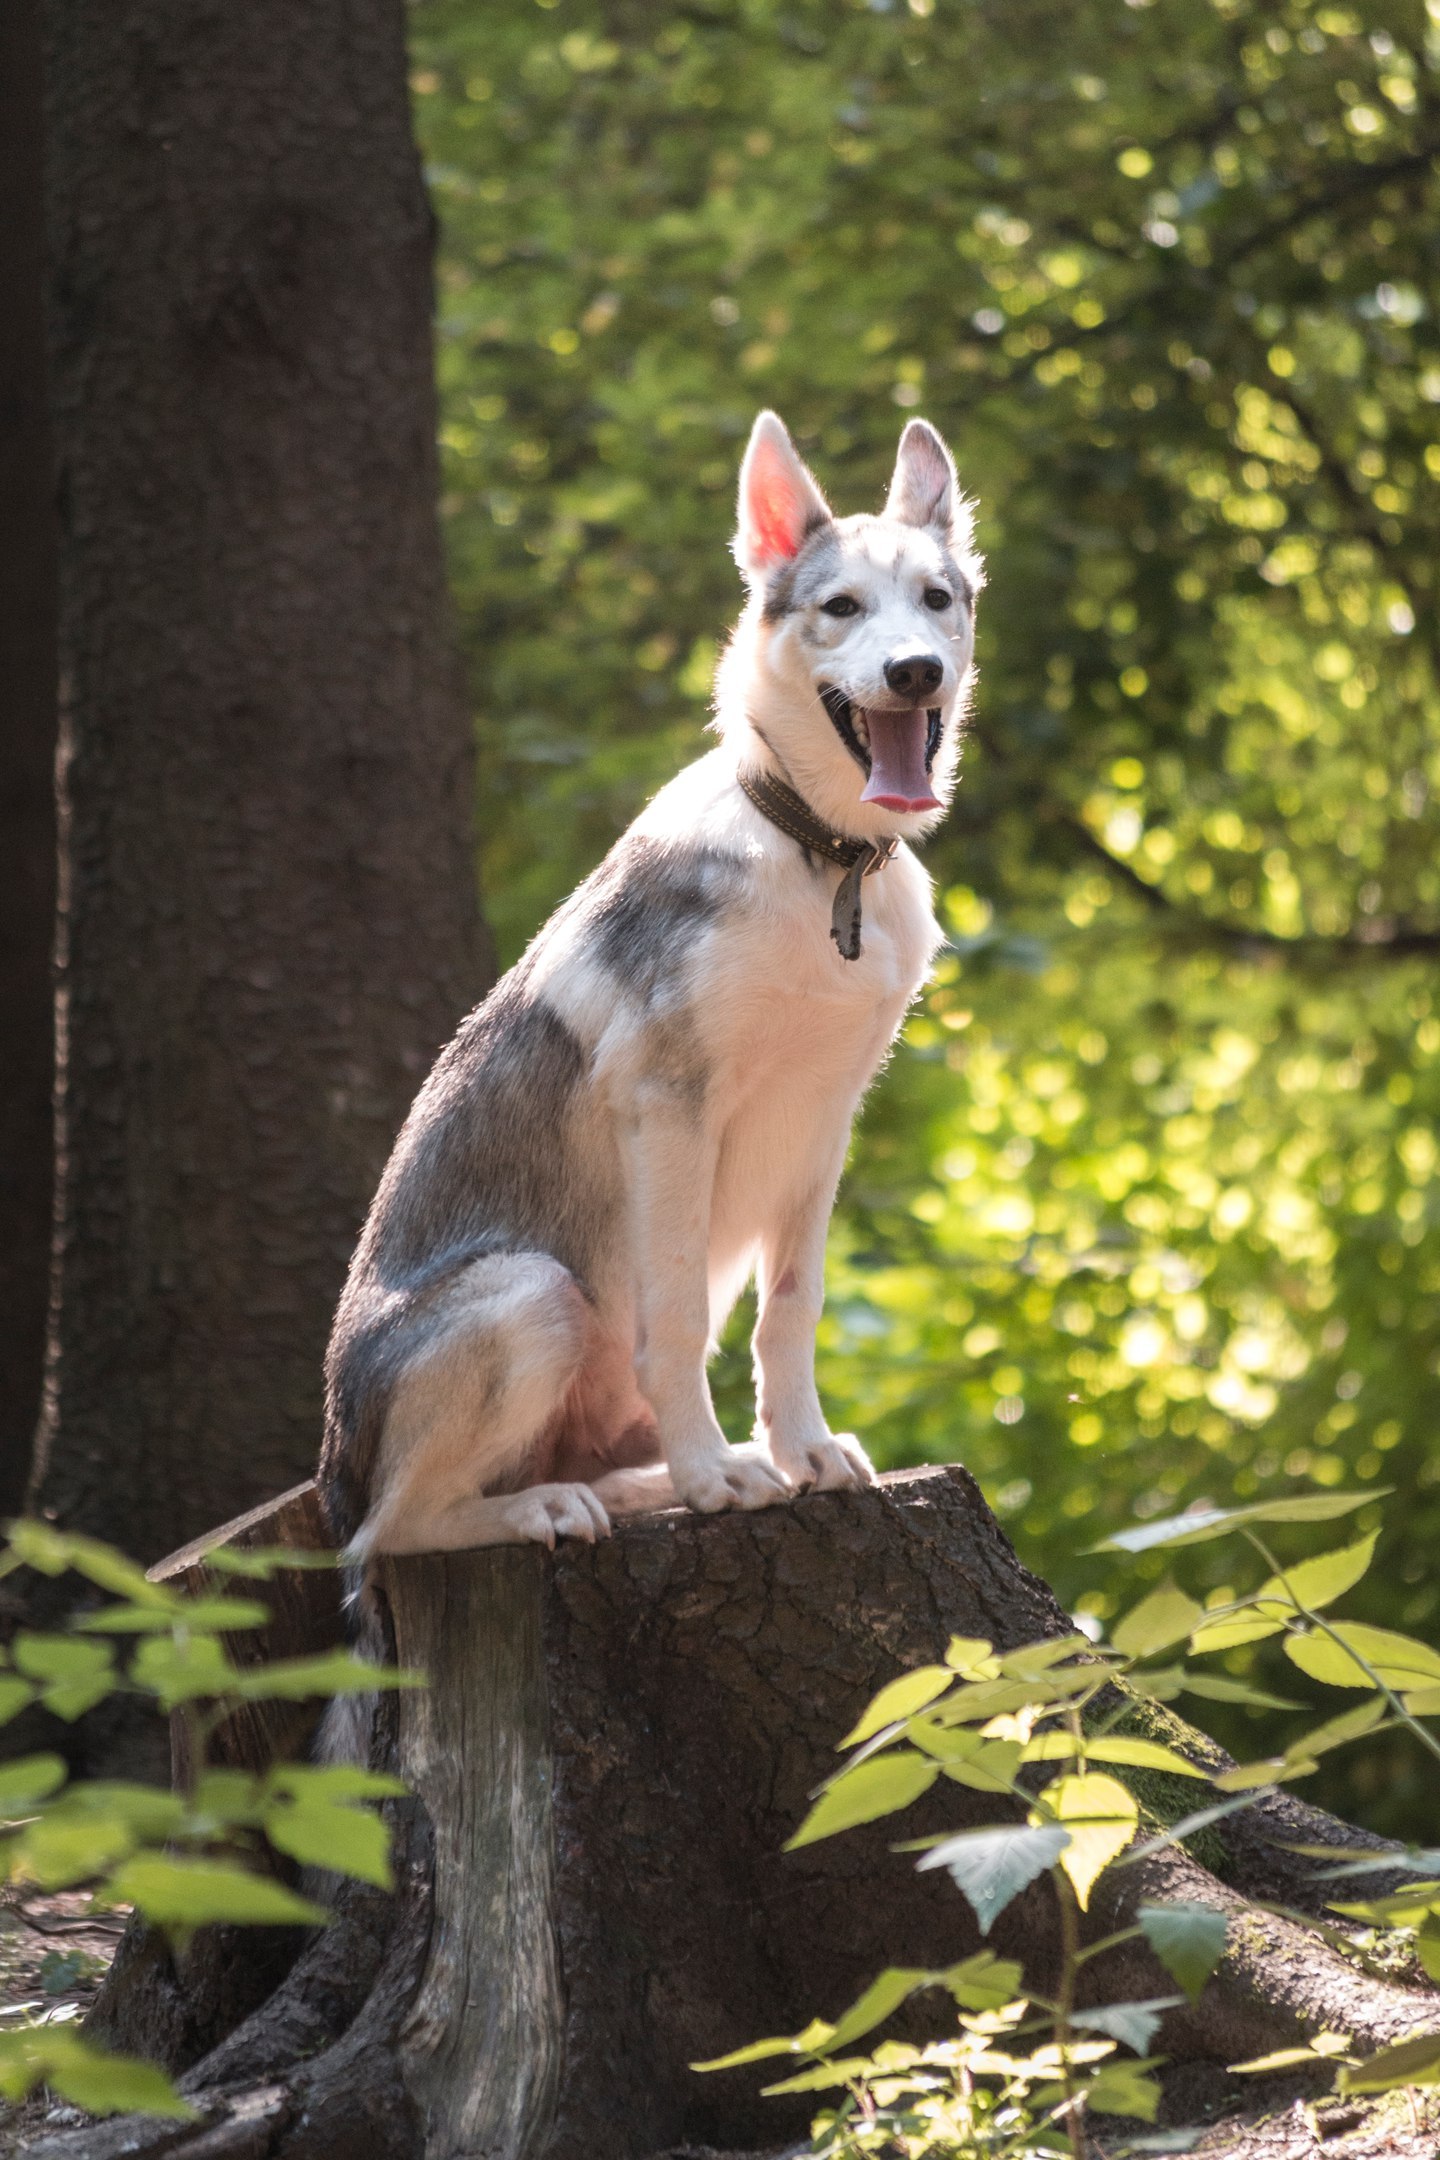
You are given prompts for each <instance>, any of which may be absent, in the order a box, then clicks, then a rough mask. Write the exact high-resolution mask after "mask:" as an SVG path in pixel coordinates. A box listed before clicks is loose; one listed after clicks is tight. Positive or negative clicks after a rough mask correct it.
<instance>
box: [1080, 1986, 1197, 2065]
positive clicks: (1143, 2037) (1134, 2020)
mask: <svg viewBox="0 0 1440 2160" xmlns="http://www.w3.org/2000/svg"><path fill="white" fill-rule="evenodd" d="M1184 2000H1185V1997H1184V1996H1183V1995H1155V1996H1152V1997H1151V1999H1150V2000H1149V2002H1127V2003H1107V2004H1106V2005H1105V2006H1104V2008H1103V2009H1100V2010H1077V2011H1075V2012H1074V2014H1073V2015H1072V2017H1071V2019H1070V2022H1071V2024H1072V2025H1075V2026H1077V2027H1078V2028H1079V2030H1080V2031H1081V2032H1098V2033H1104V2034H1105V2036H1106V2038H1107V2039H1110V2040H1118V2041H1119V2043H1120V2045H1121V2047H1128V2048H1130V2049H1131V2050H1132V2051H1133V2053H1135V2054H1136V2055H1145V2054H1148V2052H1149V2048H1150V2043H1151V2041H1152V2040H1153V2039H1154V2037H1155V2035H1156V2033H1157V2032H1158V2031H1159V2029H1160V2020H1161V2018H1162V2017H1163V2016H1164V2014H1165V2012H1166V2011H1167V2010H1174V2009H1177V2008H1178V2007H1179V2005H1180V2004H1181V2003H1183V2002H1184Z"/></svg>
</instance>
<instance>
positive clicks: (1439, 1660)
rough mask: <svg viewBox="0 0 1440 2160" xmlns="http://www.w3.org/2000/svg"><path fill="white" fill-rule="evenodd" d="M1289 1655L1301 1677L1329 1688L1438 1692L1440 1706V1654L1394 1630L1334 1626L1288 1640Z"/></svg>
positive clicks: (1347, 1623) (1349, 1623)
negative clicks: (1379, 1684) (1305, 1675)
mask: <svg viewBox="0 0 1440 2160" xmlns="http://www.w3.org/2000/svg"><path fill="white" fill-rule="evenodd" d="M1285 1655H1286V1656H1287V1657H1288V1658H1289V1659H1290V1661H1291V1663H1292V1664H1294V1665H1298V1666H1299V1668H1300V1670H1301V1672H1303V1673H1308V1674H1309V1675H1310V1678H1311V1679H1312V1680H1323V1681H1324V1682H1325V1684H1326V1685H1327V1686H1328V1687H1373V1686H1374V1685H1375V1683H1376V1681H1377V1680H1378V1681H1381V1682H1383V1683H1384V1684H1385V1685H1386V1686H1388V1687H1393V1688H1397V1689H1402V1690H1403V1689H1413V1690H1414V1691H1416V1693H1417V1694H1419V1695H1424V1694H1427V1693H1432V1692H1433V1693H1434V1695H1435V1698H1436V1702H1437V1704H1440V1651H1435V1650H1432V1649H1431V1648H1430V1647H1429V1645H1428V1644H1427V1643H1422V1642H1416V1641H1415V1639H1414V1638H1413V1637H1412V1636H1409V1635H1398V1634H1396V1633H1395V1632H1394V1630H1393V1629H1391V1628H1376V1627H1364V1626H1361V1625H1360V1624H1359V1623H1358V1622H1356V1621H1353V1620H1336V1621H1332V1622H1331V1623H1330V1626H1329V1628H1328V1630H1327V1631H1326V1632H1324V1633H1322V1632H1321V1631H1320V1630H1319V1629H1307V1630H1306V1632H1305V1633H1303V1634H1295V1635H1287V1636H1286V1638H1285Z"/></svg>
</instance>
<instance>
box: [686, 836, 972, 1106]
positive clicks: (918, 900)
mask: <svg viewBox="0 0 1440 2160" xmlns="http://www.w3.org/2000/svg"><path fill="white" fill-rule="evenodd" d="M886 879H889V880H891V883H890V884H889V886H888V887H883V888H882V880H886ZM837 882H838V874H837V873H835V872H829V873H827V874H817V873H816V872H814V871H813V870H810V869H808V868H806V867H805V866H804V865H803V864H802V863H801V862H799V861H798V860H797V861H795V862H794V863H793V864H786V865H785V866H784V868H783V871H782V874H781V876H780V878H778V879H777V880H776V886H775V889H774V890H773V891H772V892H771V893H770V894H769V895H768V896H767V897H768V899H769V900H770V903H771V904H769V905H766V906H763V907H760V908H756V909H752V910H748V911H747V913H746V916H745V919H744V920H743V921H741V922H737V923H736V924H735V925H734V926H733V928H732V929H731V931H730V933H729V935H728V936H727V937H726V938H725V940H724V948H725V949H724V952H723V957H721V959H720V964H719V965H718V966H716V967H713V968H712V970H711V971H710V972H711V987H710V992H709V995H708V997H706V998H705V1008H706V1013H705V1022H704V1028H705V1033H706V1035H707V1037H708V1038H709V1041H710V1045H711V1049H712V1056H713V1058H714V1062H715V1066H716V1068H717V1069H718V1070H719V1071H721V1072H723V1073H724V1074H725V1075H726V1079H727V1083H728V1089H729V1091H730V1092H731V1093H732V1094H733V1095H734V1096H736V1097H737V1098H748V1099H752V1100H753V1099H755V1098H756V1097H760V1098H770V1099H773V1097H774V1091H775V1090H776V1089H777V1088H781V1087H783V1088H784V1089H785V1090H786V1091H787V1093H788V1094H791V1095H794V1094H796V1093H798V1095H799V1096H800V1097H801V1098H803V1099H807V1100H809V1101H810V1102H812V1103H813V1102H814V1101H815V1099H816V1097H817V1096H822V1097H823V1096H828V1095H830V1094H832V1093H835V1092H837V1091H838V1092H840V1093H846V1092H849V1093H850V1094H852V1095H853V1093H854V1092H855V1091H857V1090H858V1089H861V1088H863V1087H864V1086H865V1084H866V1082H867V1081H868V1080H869V1078H870V1076H871V1074H872V1073H873V1071H874V1069H875V1067H876V1065H877V1064H878V1062H879V1060H880V1059H881V1058H882V1057H883V1055H884V1052H885V1048H886V1046H887V1044H888V1043H889V1041H890V1039H891V1037H892V1035H893V1034H894V1031H895V1028H896V1027H897V1026H898V1024H899V1021H900V1018H901V1016H902V1015H903V1013H904V1011H905V1008H906V1006H907V1005H908V1004H909V1003H910V1000H911V999H912V997H913V996H914V995H915V992H916V990H917V989H918V988H919V986H920V984H921V982H922V981H923V980H924V976H925V973H926V970H927V968H928V966H929V963H930V958H931V955H932V953H933V951H934V947H935V942H936V937H937V934H938V933H937V930H936V925H935V923H934V919H933V916H932V914H931V911H930V906H929V893H928V887H927V884H926V881H925V879H924V876H923V874H922V873H921V872H920V871H919V869H918V866H917V865H915V864H914V863H913V862H900V861H897V862H896V863H894V864H893V865H889V866H887V867H886V869H884V870H882V871H881V872H880V873H879V874H878V875H877V876H876V877H874V878H870V879H867V880H866V882H865V884H864V887H863V895H864V902H863V905H864V922H863V929H862V937H861V952H860V957H859V958H858V959H856V960H846V959H843V958H842V957H841V955H840V954H839V952H838V951H837V950H836V947H835V944H834V941H833V940H832V938H831V936H830V907H831V902H832V900H833V897H834V888H835V885H836V883H837ZM702 995H703V993H702Z"/></svg>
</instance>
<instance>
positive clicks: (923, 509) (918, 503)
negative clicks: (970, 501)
mask: <svg viewBox="0 0 1440 2160" xmlns="http://www.w3.org/2000/svg"><path fill="white" fill-rule="evenodd" d="M963 507H964V506H963V504H962V501H961V496H960V483H959V481H958V480H957V479H956V477H955V460H954V458H952V457H951V455H950V452H949V451H948V450H947V449H946V447H945V444H944V442H943V441H942V439H941V438H940V436H939V435H937V434H936V432H935V430H934V428H933V427H931V425H930V423H929V421H928V420H910V421H907V422H906V425H905V432H904V434H903V435H902V436H901V437H900V450H899V454H898V455H897V457H896V459H895V475H894V478H893V479H892V480H891V482H890V493H889V496H888V497H887V498H886V503H885V515H886V517H888V518H899V519H900V521H901V522H902V524H905V525H929V526H933V527H934V528H935V529H936V530H937V531H938V532H942V533H944V534H945V535H946V536H947V538H948V537H949V535H950V534H951V533H952V532H954V530H955V528H956V525H957V524H958V523H959V522H960V520H961V517H962V514H963Z"/></svg>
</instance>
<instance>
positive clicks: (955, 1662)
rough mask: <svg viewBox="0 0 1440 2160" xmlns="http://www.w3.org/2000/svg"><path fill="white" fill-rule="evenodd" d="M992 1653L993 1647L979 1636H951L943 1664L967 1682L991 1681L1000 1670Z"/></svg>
mask: <svg viewBox="0 0 1440 2160" xmlns="http://www.w3.org/2000/svg"><path fill="white" fill-rule="evenodd" d="M993 1652H994V1645H993V1644H992V1643H988V1642H986V1641H985V1639H984V1637H983V1636H981V1635H952V1636H951V1638H950V1646H949V1648H948V1649H947V1650H946V1652H945V1663H946V1664H947V1665H948V1666H950V1668H951V1670H952V1671H954V1672H958V1673H960V1674H961V1675H962V1676H963V1677H964V1678H965V1679H967V1680H993V1679H994V1677H995V1675H996V1674H997V1673H998V1672H999V1670H1000V1661H999V1659H998V1658H996V1657H995V1656H994V1654H993Z"/></svg>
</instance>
